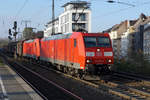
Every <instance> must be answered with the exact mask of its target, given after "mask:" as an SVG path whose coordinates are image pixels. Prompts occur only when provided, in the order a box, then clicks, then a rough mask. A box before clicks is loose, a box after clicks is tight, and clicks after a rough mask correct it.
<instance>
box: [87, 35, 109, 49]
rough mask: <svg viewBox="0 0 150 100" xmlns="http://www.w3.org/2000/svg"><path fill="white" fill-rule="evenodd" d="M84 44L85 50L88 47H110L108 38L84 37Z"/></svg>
mask: <svg viewBox="0 0 150 100" xmlns="http://www.w3.org/2000/svg"><path fill="white" fill-rule="evenodd" d="M84 43H85V47H86V48H90V47H110V46H111V44H110V40H109V38H108V37H101V36H99V37H93V36H85V37H84Z"/></svg>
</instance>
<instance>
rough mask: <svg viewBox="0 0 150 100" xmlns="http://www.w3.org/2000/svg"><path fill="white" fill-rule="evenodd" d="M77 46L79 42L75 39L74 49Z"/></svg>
mask: <svg viewBox="0 0 150 100" xmlns="http://www.w3.org/2000/svg"><path fill="white" fill-rule="evenodd" d="M76 46H77V40H76V39H74V47H76Z"/></svg>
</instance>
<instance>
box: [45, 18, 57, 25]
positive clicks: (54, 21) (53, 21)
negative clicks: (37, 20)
mask: <svg viewBox="0 0 150 100" xmlns="http://www.w3.org/2000/svg"><path fill="white" fill-rule="evenodd" d="M57 20H59V18H56V19H54V20H53V21H49V22H48V23H47V24H51V23H53V22H55V21H57Z"/></svg>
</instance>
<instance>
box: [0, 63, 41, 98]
mask: <svg viewBox="0 0 150 100" xmlns="http://www.w3.org/2000/svg"><path fill="white" fill-rule="evenodd" d="M0 100H43V99H42V98H41V97H40V96H39V95H38V94H37V93H36V92H35V91H34V90H33V89H32V88H31V87H30V86H29V85H28V84H27V83H26V82H25V81H24V80H23V79H22V78H21V77H20V76H19V75H18V74H17V73H15V72H14V71H13V70H12V69H11V68H10V67H9V66H7V65H0Z"/></svg>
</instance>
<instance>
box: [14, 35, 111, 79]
mask: <svg viewBox="0 0 150 100" xmlns="http://www.w3.org/2000/svg"><path fill="white" fill-rule="evenodd" d="M20 45H22V47H20V46H18V45H17V48H22V49H20V52H21V50H22V51H23V52H22V53H23V54H19V52H16V53H17V55H23V57H28V58H30V59H36V60H38V61H43V62H50V63H52V64H53V65H55V66H57V68H58V69H59V70H62V71H64V72H68V73H70V74H72V75H80V77H82V76H83V75H85V74H87V73H89V74H100V73H102V72H106V71H109V70H110V67H111V65H112V64H113V62H114V60H113V49H112V45H111V40H110V37H109V35H108V34H107V33H102V34H100V33H81V32H73V33H69V34H59V35H53V36H51V37H47V38H42V39H33V40H27V41H24V42H21V43H20ZM17 51H19V50H17Z"/></svg>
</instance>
